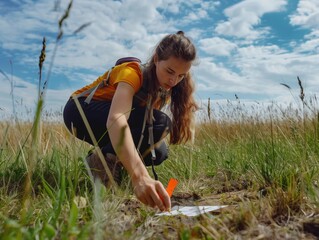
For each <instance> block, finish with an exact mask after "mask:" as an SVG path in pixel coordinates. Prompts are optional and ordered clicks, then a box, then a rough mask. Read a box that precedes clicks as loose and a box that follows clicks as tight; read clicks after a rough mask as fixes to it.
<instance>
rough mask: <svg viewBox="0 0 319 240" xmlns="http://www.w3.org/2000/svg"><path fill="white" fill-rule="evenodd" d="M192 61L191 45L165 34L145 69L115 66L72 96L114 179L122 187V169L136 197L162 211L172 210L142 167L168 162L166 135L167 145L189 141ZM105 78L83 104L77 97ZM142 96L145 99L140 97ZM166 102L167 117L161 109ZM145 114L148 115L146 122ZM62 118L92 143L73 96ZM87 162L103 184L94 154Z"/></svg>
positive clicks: (194, 107) (134, 65)
mask: <svg viewBox="0 0 319 240" xmlns="http://www.w3.org/2000/svg"><path fill="white" fill-rule="evenodd" d="M195 59H196V49H195V47H194V45H193V43H192V42H191V41H190V39H189V38H188V37H186V36H185V35H184V33H183V32H182V31H179V32H177V33H175V34H169V35H167V36H165V37H164V38H163V39H162V40H161V41H160V42H159V43H158V45H157V46H156V48H155V51H154V53H153V55H152V57H151V58H150V60H149V61H148V62H147V63H146V64H145V65H142V66H141V65H140V64H139V63H138V62H136V61H133V62H124V63H122V64H118V65H116V66H115V67H114V68H113V69H112V71H108V72H106V73H105V74H104V75H102V76H101V77H99V78H98V79H97V80H96V81H94V82H93V83H92V84H90V85H88V86H86V87H84V88H82V89H80V90H78V91H76V92H75V93H74V94H73V97H74V96H75V97H78V98H77V99H78V101H79V103H80V105H81V108H82V109H83V111H84V113H85V116H86V118H87V120H88V123H89V124H90V127H91V129H92V132H93V134H94V137H95V138H96V139H98V145H99V147H101V150H102V152H103V155H104V157H105V159H106V162H107V164H108V167H109V168H110V170H111V172H112V174H113V177H114V179H115V181H117V182H118V183H120V180H119V174H120V172H121V166H124V168H125V169H126V171H127V172H128V174H129V176H130V178H131V181H132V186H133V189H134V193H135V195H136V197H137V198H138V199H139V200H140V201H141V202H142V203H144V204H146V205H148V206H151V207H154V208H156V207H157V208H159V209H160V210H161V211H164V210H169V209H170V207H171V202H170V197H169V196H168V194H167V192H166V190H165V188H164V187H163V185H162V184H161V182H159V181H157V180H154V179H152V178H151V177H150V175H149V174H148V171H147V169H146V167H145V166H149V165H151V164H152V166H153V165H158V164H160V163H162V162H163V161H164V160H165V159H166V158H167V154H168V148H167V146H166V143H165V142H164V141H162V140H163V138H165V136H166V135H167V134H168V133H169V134H170V143H171V144H178V143H182V142H186V141H188V140H190V139H191V137H192V134H191V129H190V127H191V121H192V119H193V113H194V111H195V110H197V108H198V107H197V105H196V103H195V101H194V98H193V92H194V84H193V80H192V77H191V74H190V68H191V65H192V63H193V61H194V60H195ZM106 79H107V83H106V84H105V85H104V86H103V87H98V88H97V90H95V92H94V95H93V98H92V100H91V102H90V103H89V104H87V103H86V102H85V99H86V97H82V96H81V93H84V92H85V91H86V90H87V89H92V88H93V87H95V86H98V85H99V83H100V82H103V81H105V80H106ZM99 86H101V84H100V85H99ZM145 92H146V94H144V95H145V98H144V97H141V96H143V93H145ZM79 96H81V97H79ZM137 96H139V97H137ZM147 99H148V100H147ZM167 103H169V106H170V110H171V119H170V118H169V117H168V116H167V115H166V114H165V113H163V112H161V111H160V109H161V107H163V105H165V104H167ZM150 114H151V115H150ZM145 115H149V117H148V121H147V122H146V123H145V121H144V119H145V118H144V116H145ZM63 116H64V122H65V124H66V126H67V127H68V129H69V130H70V131H71V132H72V133H73V134H75V135H76V137H78V138H79V139H81V140H84V141H86V142H88V143H90V144H93V140H92V139H91V138H90V135H89V133H88V131H87V129H86V127H85V124H84V122H83V120H82V117H81V115H80V113H79V111H78V108H77V107H76V103H75V101H74V98H70V100H69V101H68V102H67V104H66V106H65V108H64V113H63ZM152 120H153V121H152ZM145 125H146V126H145ZM149 127H152V128H149ZM141 135H142V137H141ZM151 135H153V136H151ZM150 141H151V142H150ZM152 141H154V144H155V150H154V151H152V147H154V144H153V143H152ZM87 162H88V165H89V167H90V168H91V171H92V174H93V176H94V177H99V178H101V180H102V182H103V183H104V184H105V185H107V184H108V182H109V181H108V177H107V174H106V172H105V169H104V167H103V165H102V163H101V159H100V158H99V157H98V155H97V153H96V152H93V153H92V154H90V155H89V156H88V157H87Z"/></svg>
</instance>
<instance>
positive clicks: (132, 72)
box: [110, 62, 142, 92]
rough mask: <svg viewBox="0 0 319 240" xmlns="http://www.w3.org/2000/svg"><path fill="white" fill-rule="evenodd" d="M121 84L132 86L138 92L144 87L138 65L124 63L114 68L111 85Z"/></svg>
mask: <svg viewBox="0 0 319 240" xmlns="http://www.w3.org/2000/svg"><path fill="white" fill-rule="evenodd" d="M119 82H126V83H128V84H130V85H131V86H132V87H133V89H134V91H135V92H137V91H138V90H139V89H140V88H141V86H142V73H141V69H140V66H139V64H138V63H135V62H129V63H123V64H121V65H119V66H116V67H114V69H113V70H112V73H111V76H110V84H112V85H114V86H116V85H117V84H118V83H119Z"/></svg>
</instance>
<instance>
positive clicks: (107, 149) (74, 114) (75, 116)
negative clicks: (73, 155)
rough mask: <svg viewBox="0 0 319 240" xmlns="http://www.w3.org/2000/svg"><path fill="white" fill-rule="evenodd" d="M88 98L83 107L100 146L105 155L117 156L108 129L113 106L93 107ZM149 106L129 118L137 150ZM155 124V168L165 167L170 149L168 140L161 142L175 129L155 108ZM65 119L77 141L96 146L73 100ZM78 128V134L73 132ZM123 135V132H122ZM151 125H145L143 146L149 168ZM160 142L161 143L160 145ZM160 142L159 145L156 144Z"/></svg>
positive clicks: (96, 103) (99, 104) (136, 109)
mask: <svg viewBox="0 0 319 240" xmlns="http://www.w3.org/2000/svg"><path fill="white" fill-rule="evenodd" d="M84 100H85V98H84V97H81V98H79V102H80V104H81V107H82V109H83V111H84V113H85V116H86V118H87V120H88V122H89V124H90V127H91V129H92V131H93V134H94V137H95V139H96V140H97V141H98V145H99V147H100V148H101V149H102V152H103V153H104V154H105V153H113V154H115V151H114V148H113V146H112V144H111V141H110V138H109V135H108V132H107V129H106V121H107V117H108V115H109V111H110V106H111V103H109V102H105V101H95V100H91V102H90V103H89V104H87V103H85V102H84ZM145 110H146V108H145V107H133V108H132V111H131V113H130V117H129V119H128V124H129V127H130V130H131V133H132V137H133V140H134V144H135V146H136V147H137V145H138V143H139V140H140V137H141V134H142V126H143V121H144V115H145ZM153 116H154V118H153V119H154V121H153V135H154V143H155V145H156V148H155V154H156V159H155V161H154V165H159V164H161V163H162V162H163V161H164V160H165V159H167V157H168V146H167V145H166V143H165V142H164V141H161V140H162V139H163V138H164V137H166V136H167V134H168V133H169V131H170V129H171V120H170V118H169V117H168V116H167V115H166V114H165V113H163V112H161V111H159V110H156V109H154V113H153ZM63 118H64V123H65V125H66V127H67V128H68V129H69V131H70V132H71V133H74V134H75V135H76V137H77V138H79V139H81V140H84V141H86V142H88V143H90V144H92V145H93V141H92V139H91V138H90V136H89V133H88V131H87V129H86V127H85V125H84V122H83V120H82V117H81V115H80V113H79V111H78V109H77V107H76V105H75V102H74V100H73V99H69V100H68V102H67V103H66V105H65V107H64V111H63ZM72 128H73V129H76V131H75V132H73V131H72ZM119 134H120V133H119ZM148 139H149V136H148V125H146V126H145V130H144V137H143V141H142V144H141V146H140V149H139V151H140V153H141V155H142V156H143V160H144V164H145V165H146V166H150V165H152V159H151V154H150V152H149V151H150V145H149V142H148ZM159 142H160V143H159ZM156 143H159V144H156Z"/></svg>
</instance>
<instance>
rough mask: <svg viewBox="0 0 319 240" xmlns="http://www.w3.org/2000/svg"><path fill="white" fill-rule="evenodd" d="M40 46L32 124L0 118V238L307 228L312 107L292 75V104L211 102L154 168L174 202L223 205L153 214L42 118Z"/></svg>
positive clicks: (315, 130)
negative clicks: (212, 210) (105, 182)
mask: <svg viewBox="0 0 319 240" xmlns="http://www.w3.org/2000/svg"><path fill="white" fill-rule="evenodd" d="M71 6H72V1H71V2H70V4H69V6H68V8H67V10H66V12H65V14H64V15H63V16H62V18H61V20H60V21H59V33H58V36H57V39H56V40H57V43H58V41H59V40H60V39H61V37H62V36H63V31H62V26H63V21H64V20H66V19H67V17H68V15H69V12H70V9H71ZM45 44H46V41H45V40H43V46H42V50H41V54H40V57H39V68H40V76H39V101H38V104H37V111H36V113H35V116H34V120H33V121H32V122H18V121H15V122H10V121H2V122H0V136H1V138H0V139H1V142H0V193H1V194H0V209H1V210H0V239H154V238H155V239H240V238H249V239H255V238H275V239H277V238H278V239H279V238H291V239H298V238H302V237H304V236H305V234H307V233H305V232H303V228H302V221H306V220H309V219H311V216H316V214H318V200H319V199H318V194H319V192H318V187H319V184H318V178H319V110H318V100H317V97H316V96H307V95H306V94H305V91H304V89H303V86H302V81H301V80H300V79H299V78H298V84H299V87H300V95H299V96H298V97H299V98H297V101H298V104H299V106H300V107H299V108H297V109H293V108H292V107H291V106H288V107H287V108H281V107H279V106H278V105H277V104H276V103H273V105H271V106H269V107H268V108H267V109H264V113H262V114H260V111H256V109H257V108H255V106H253V107H252V109H249V108H247V106H245V105H244V104H242V103H241V102H240V100H239V99H238V98H237V99H236V102H235V103H232V102H229V103H228V105H226V106H225V107H224V108H222V109H221V111H220V112H219V114H220V116H216V115H214V114H215V113H214V112H212V111H211V102H210V100H209V101H208V107H207V116H205V117H207V121H203V122H201V123H199V124H198V125H197V126H196V138H195V142H194V145H182V146H171V148H170V157H169V159H168V160H167V161H166V162H165V163H164V164H162V165H161V166H158V167H157V172H158V175H159V179H160V181H161V182H162V183H163V184H164V185H166V183H167V182H168V180H169V178H171V177H174V178H177V179H178V180H179V182H180V184H179V185H178V187H177V189H176V191H175V193H174V195H173V198H172V202H173V204H184V205H203V204H226V205H229V207H228V208H226V209H225V210H224V211H222V213H220V214H217V213H216V215H212V214H208V215H202V216H200V217H198V218H187V217H183V216H179V217H161V218H159V217H156V216H155V215H154V214H155V213H156V211H155V210H153V209H150V208H148V207H146V206H144V205H142V204H140V203H139V202H138V201H137V200H136V198H135V197H134V196H133V195H132V193H133V191H132V189H131V186H130V182H129V179H126V180H127V181H124V182H123V184H122V185H121V186H120V187H119V188H118V189H117V191H116V194H114V191H113V190H110V189H106V188H104V187H103V186H101V184H99V183H97V184H93V183H92V180H91V178H90V176H89V173H88V171H87V169H86V167H85V165H84V161H83V158H84V156H86V154H87V151H88V150H89V149H90V148H91V146H89V145H88V144H86V143H84V142H83V141H78V140H76V139H75V138H74V137H72V136H70V134H69V133H68V131H67V130H66V129H65V128H64V126H63V124H62V123H60V122H52V121H44V120H43V118H42V114H43V113H42V106H43V103H44V101H45V91H46V86H47V83H48V81H49V78H50V74H48V75H47V78H46V80H45V81H44V83H43V84H41V83H42V72H41V69H42V65H43V63H44V61H45V49H46V48H45ZM56 47H57V45H56ZM56 51H57V48H55V50H54V54H53V56H54V55H55V53H56ZM51 62H52V63H53V62H54V61H51ZM50 71H52V65H51V67H50V68H49V73H50ZM286 87H288V88H289V86H287V85H286ZM265 116H267V117H265ZM300 219H302V220H300ZM287 229H288V230H289V231H288V230H287ZM310 237H311V236H310Z"/></svg>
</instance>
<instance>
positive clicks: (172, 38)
mask: <svg viewBox="0 0 319 240" xmlns="http://www.w3.org/2000/svg"><path fill="white" fill-rule="evenodd" d="M156 55H157V57H158V60H159V61H161V60H167V59H169V58H170V57H171V56H173V57H176V58H180V59H183V60H185V61H194V60H195V59H196V48H195V46H194V44H193V43H192V42H191V40H190V39H189V38H188V37H186V36H185V35H184V32H183V31H178V32H177V33H174V34H169V35H166V36H165V37H164V38H163V39H162V40H161V41H160V42H159V43H158V45H157V46H156V48H155V50H154V53H153V55H152V56H151V58H150V60H149V61H148V62H147V64H146V67H145V69H144V77H145V79H147V80H148V83H147V85H148V90H149V94H150V95H151V96H152V101H153V103H154V101H155V100H156V99H157V96H158V90H159V88H160V86H159V83H158V81H154V79H156V80H157V76H156V66H155V62H154V57H155V56H156ZM193 93H194V81H193V79H192V76H191V74H190V73H187V74H186V76H185V77H184V79H183V80H182V81H180V82H179V83H178V84H177V85H176V86H175V87H173V88H172V89H171V101H170V110H171V112H172V129H171V132H170V143H172V144H178V143H182V142H186V141H188V140H190V139H191V138H192V131H191V124H192V121H193V120H194V116H193V115H194V112H195V111H196V110H197V109H198V105H197V104H196V102H195V100H194V97H193Z"/></svg>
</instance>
